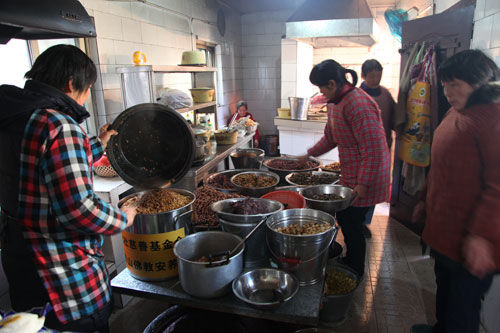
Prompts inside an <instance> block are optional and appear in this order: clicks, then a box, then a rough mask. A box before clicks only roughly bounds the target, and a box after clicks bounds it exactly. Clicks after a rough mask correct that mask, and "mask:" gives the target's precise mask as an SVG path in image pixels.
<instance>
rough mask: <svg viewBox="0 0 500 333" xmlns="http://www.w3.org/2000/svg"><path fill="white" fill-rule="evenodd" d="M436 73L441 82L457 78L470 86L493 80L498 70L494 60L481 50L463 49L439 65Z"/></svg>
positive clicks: (496, 76) (497, 74)
mask: <svg viewBox="0 0 500 333" xmlns="http://www.w3.org/2000/svg"><path fill="white" fill-rule="evenodd" d="M438 75H439V79H440V80H441V81H443V82H448V81H452V80H454V79H458V80H462V81H465V82H467V83H468V84H469V85H471V86H472V85H483V84H485V83H486V82H489V81H495V80H496V79H497V78H498V76H499V72H498V66H497V65H496V64H495V62H494V61H493V60H491V59H490V58H489V57H488V56H487V55H486V54H484V53H483V52H482V51H480V50H465V51H462V52H459V53H457V54H455V55H453V56H452V57H451V58H449V59H448V60H446V61H445V62H444V63H443V64H442V65H441V66H440V67H439V72H438Z"/></svg>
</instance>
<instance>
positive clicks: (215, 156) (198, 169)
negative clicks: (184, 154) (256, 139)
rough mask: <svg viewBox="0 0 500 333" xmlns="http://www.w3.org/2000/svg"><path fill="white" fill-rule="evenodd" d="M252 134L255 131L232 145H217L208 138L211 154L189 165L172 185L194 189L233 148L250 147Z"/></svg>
mask: <svg viewBox="0 0 500 333" xmlns="http://www.w3.org/2000/svg"><path fill="white" fill-rule="evenodd" d="M254 134H255V132H252V133H250V134H247V135H245V136H243V137H239V138H238V141H237V142H236V143H235V144H233V145H218V144H217V143H216V142H215V140H210V144H211V154H210V155H209V156H208V157H206V158H205V160H204V162H203V163H202V164H201V165H198V166H196V165H195V166H193V167H191V169H189V171H188V172H187V173H186V175H185V176H184V177H183V178H182V179H181V180H180V181H178V182H177V183H175V184H174V185H172V187H175V188H182V189H186V190H189V191H194V190H195V189H196V188H197V187H198V184H199V183H200V182H201V181H202V180H204V179H206V178H207V177H208V175H209V174H210V173H212V172H214V170H215V169H216V168H217V166H218V165H219V163H221V162H223V161H224V160H225V159H226V158H227V157H228V156H229V155H230V154H231V153H232V152H233V151H234V150H236V149H237V148H245V147H251V146H252V144H253V136H254Z"/></svg>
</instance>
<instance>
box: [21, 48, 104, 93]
mask: <svg viewBox="0 0 500 333" xmlns="http://www.w3.org/2000/svg"><path fill="white" fill-rule="evenodd" d="M24 77H25V78H27V79H32V80H36V81H40V82H43V83H45V84H48V85H49V86H52V87H55V88H57V89H59V90H61V91H64V88H65V85H66V84H67V83H68V81H69V80H70V79H73V88H74V89H75V90H76V91H77V92H84V91H85V90H87V89H88V88H90V86H91V85H92V84H93V83H94V82H95V80H96V79H97V70H96V67H95V65H94V62H93V61H92V60H91V59H90V58H89V57H88V56H87V55H86V54H85V53H84V52H83V51H82V50H80V49H79V48H77V47H76V46H73V45H63V44H60V45H54V46H52V47H49V48H48V49H47V50H45V51H44V52H42V54H40V55H39V56H38V58H36V60H35V63H34V64H33V67H31V69H30V70H29V71H27V72H26V74H24Z"/></svg>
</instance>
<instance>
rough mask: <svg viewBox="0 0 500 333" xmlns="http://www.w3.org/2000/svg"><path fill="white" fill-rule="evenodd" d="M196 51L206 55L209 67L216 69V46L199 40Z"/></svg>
mask: <svg viewBox="0 0 500 333" xmlns="http://www.w3.org/2000/svg"><path fill="white" fill-rule="evenodd" d="M196 49H197V50H198V51H201V52H203V54H205V59H207V66H208V67H215V44H212V43H208V42H204V41H201V40H197V41H196Z"/></svg>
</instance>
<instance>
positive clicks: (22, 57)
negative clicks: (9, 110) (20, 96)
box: [0, 39, 31, 87]
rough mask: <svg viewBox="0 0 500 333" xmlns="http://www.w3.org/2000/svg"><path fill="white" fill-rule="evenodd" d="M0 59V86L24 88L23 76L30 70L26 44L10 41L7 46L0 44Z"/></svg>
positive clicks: (22, 41) (15, 40) (20, 41)
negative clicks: (8, 85)
mask: <svg viewBox="0 0 500 333" xmlns="http://www.w3.org/2000/svg"><path fill="white" fill-rule="evenodd" d="M0 59H2V61H1V62H0V73H2V75H0V84H11V85H14V86H17V87H24V82H25V81H26V79H25V78H24V74H25V73H26V72H27V71H28V70H29V69H30V68H31V57H30V52H29V49H28V43H27V42H26V41H25V40H19V39H12V40H10V42H9V43H7V44H0Z"/></svg>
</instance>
